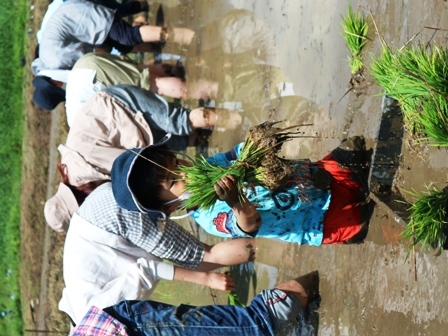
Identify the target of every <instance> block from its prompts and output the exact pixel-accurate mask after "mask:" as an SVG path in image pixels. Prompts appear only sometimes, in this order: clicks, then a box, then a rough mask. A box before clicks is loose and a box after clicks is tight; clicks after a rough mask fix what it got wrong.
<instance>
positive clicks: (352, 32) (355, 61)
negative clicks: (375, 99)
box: [342, 4, 369, 74]
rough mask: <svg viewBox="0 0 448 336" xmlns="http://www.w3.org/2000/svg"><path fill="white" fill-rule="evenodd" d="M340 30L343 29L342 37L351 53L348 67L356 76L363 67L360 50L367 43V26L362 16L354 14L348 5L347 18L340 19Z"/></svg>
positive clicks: (358, 13)
mask: <svg viewBox="0 0 448 336" xmlns="http://www.w3.org/2000/svg"><path fill="white" fill-rule="evenodd" d="M342 28H343V29H344V32H343V34H342V35H343V36H344V39H345V42H346V43H347V46H348V49H349V50H350V53H351V56H350V57H349V65H350V68H351V71H352V74H356V73H357V72H359V71H361V69H362V67H363V60H362V56H361V49H362V47H363V46H364V44H366V42H367V38H366V35H367V31H368V28H369V26H368V25H367V22H366V20H365V18H364V16H363V15H362V14H361V13H360V12H359V11H358V12H357V13H356V14H355V13H354V12H353V9H352V5H351V4H349V5H348V14H347V16H346V17H342Z"/></svg>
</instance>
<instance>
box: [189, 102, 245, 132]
mask: <svg viewBox="0 0 448 336" xmlns="http://www.w3.org/2000/svg"><path fill="white" fill-rule="evenodd" d="M218 112H219V115H218V113H217V110H215V109H214V108H210V107H199V108H196V109H194V110H191V112H190V115H189V117H188V118H189V120H190V124H191V127H192V128H193V129H196V128H203V127H214V126H220V127H223V128H226V129H236V128H237V127H238V126H240V125H241V123H242V121H243V119H242V117H241V115H240V113H238V112H234V111H230V110H226V109H219V110H218ZM218 119H219V122H218Z"/></svg>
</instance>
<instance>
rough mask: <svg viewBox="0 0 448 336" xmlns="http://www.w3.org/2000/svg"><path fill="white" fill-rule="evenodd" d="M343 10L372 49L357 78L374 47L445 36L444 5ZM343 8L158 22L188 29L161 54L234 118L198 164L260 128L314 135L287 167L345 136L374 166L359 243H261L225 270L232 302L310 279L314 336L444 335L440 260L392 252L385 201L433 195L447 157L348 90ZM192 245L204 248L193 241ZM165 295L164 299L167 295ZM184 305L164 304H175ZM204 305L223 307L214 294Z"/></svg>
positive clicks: (257, 9) (290, 151) (392, 215)
mask: <svg viewBox="0 0 448 336" xmlns="http://www.w3.org/2000/svg"><path fill="white" fill-rule="evenodd" d="M352 5H353V6H354V8H359V9H360V10H362V11H363V13H364V14H365V15H366V16H367V18H368V22H369V34H368V35H369V38H370V41H369V42H368V43H367V45H366V46H365V48H364V51H363V55H364V61H365V63H366V64H367V66H368V64H369V63H370V61H371V58H370V56H369V55H370V53H374V54H378V53H379V51H380V49H381V41H380V36H381V37H382V38H383V39H384V41H386V43H387V44H388V45H390V46H391V47H401V46H402V45H404V44H405V43H407V42H408V41H409V40H411V39H413V43H421V44H425V43H427V42H428V41H429V40H431V39H432V40H435V41H438V42H439V43H441V44H445V42H446V40H447V38H448V34H446V32H442V31H437V32H436V31H435V30H433V29H427V28H424V27H425V26H426V27H433V28H434V27H438V28H442V29H446V28H448V27H446V22H448V21H447V16H448V14H447V13H448V11H447V6H448V5H447V3H446V2H445V1H429V0H426V1H421V2H415V1H412V2H410V1H387V0H380V1H357V2H355V3H352ZM347 6H348V1H343V0H335V1H330V2H329V1H323V0H317V1H290V0H289V1H288V0H283V1H275V2H272V1H270V2H268V1H255V0H245V1H243V0H234V1H218V0H213V1H207V0H203V1H194V2H186V1H182V2H176V1H170V2H169V3H164V12H165V20H166V21H167V22H169V23H170V24H173V25H176V24H177V25H182V26H188V27H192V28H194V29H195V30H196V31H197V32H198V38H197V40H195V42H194V44H193V46H190V47H189V48H186V49H182V50H176V49H169V48H167V50H165V51H166V52H173V53H180V54H181V55H182V56H183V57H185V66H186V73H187V83H189V82H193V81H194V80H196V79H199V78H205V79H208V80H211V81H216V82H217V83H218V92H217V96H216V97H215V98H214V104H215V106H219V107H224V106H232V107H234V108H236V109H237V110H239V111H240V112H241V114H242V116H243V119H244V121H243V124H242V125H241V128H240V129H239V130H237V131H232V132H227V131H226V130H225V129H219V128H218V129H215V131H214V132H213V134H212V135H211V138H210V139H209V148H208V152H207V154H213V153H215V152H217V151H225V150H228V149H229V148H230V147H231V146H233V145H235V144H236V143H237V142H238V141H243V140H244V138H245V134H246V132H247V130H248V129H249V128H250V127H251V126H254V125H257V124H260V123H262V122H264V121H266V120H269V121H277V120H286V125H295V124H308V123H309V124H312V126H309V127H306V128H303V129H301V131H302V132H303V133H302V135H303V136H304V137H303V138H300V139H295V140H293V141H290V142H288V143H286V144H285V145H284V149H283V150H282V155H285V156H286V157H287V158H294V159H297V158H310V159H311V160H313V161H314V160H318V159H320V158H322V157H324V156H325V155H326V154H328V153H329V152H330V151H331V150H333V149H334V148H336V147H337V146H338V145H339V144H340V143H341V141H342V140H343V139H345V138H347V137H349V136H354V135H363V136H364V138H365V139H366V144H367V149H371V151H372V152H373V154H374V155H373V162H372V166H373V169H374V172H375V174H376V175H375V176H374V178H373V180H375V181H374V182H375V183H373V184H372V186H373V187H374V188H373V189H374V191H375V194H372V198H373V199H374V200H375V201H376V206H375V208H374V210H373V215H372V219H371V223H370V228H369V232H368V235H367V238H366V239H365V241H364V243H363V244H360V245H340V246H321V247H309V246H302V247H299V246H295V245H291V244H284V243H281V242H278V241H274V240H265V239H259V240H258V242H257V258H256V262H255V263H253V264H248V265H244V266H242V267H241V268H239V269H232V274H233V275H234V276H236V277H237V279H238V284H239V286H238V288H239V289H238V291H237V294H238V297H240V298H241V299H242V300H249V299H250V298H251V297H252V296H253V295H254V294H255V293H257V292H258V291H260V290H261V289H263V288H265V287H269V286H273V285H274V284H275V283H276V282H279V281H283V280H285V279H289V278H295V277H296V276H297V275H300V274H304V273H307V272H310V271H313V270H316V269H317V270H318V271H319V274H320V277H321V281H320V289H321V295H322V303H321V307H320V309H319V314H320V319H319V327H318V334H319V335H403V334H408V335H443V334H445V333H446V327H447V326H448V318H447V316H446V314H445V310H446V307H447V304H448V299H447V296H446V294H445V293H446V292H447V289H448V284H447V281H446V278H447V275H448V267H447V266H446V265H447V259H448V256H447V252H446V251H442V253H441V254H440V256H437V257H436V256H434V255H432V254H431V253H429V252H428V251H424V252H420V251H418V249H417V250H416V251H415V253H411V254H410V255H409V256H408V248H407V246H406V244H405V243H403V242H402V241H401V240H400V233H401V231H402V228H403V225H405V224H406V219H407V218H406V213H405V211H402V210H403V209H401V210H400V209H396V208H394V205H395V202H394V200H395V199H399V198H400V199H409V195H408V194H407V193H406V192H405V190H411V189H414V190H417V191H422V190H425V185H428V184H434V185H437V186H439V187H441V188H443V187H444V186H445V184H446V181H447V173H448V170H447V166H448V155H447V150H446V149H443V148H436V147H428V146H425V145H418V146H415V145H414V146H410V145H409V144H411V145H412V144H413V139H412V137H410V136H409V134H408V133H407V132H406V131H404V130H403V126H402V125H396V124H394V121H393V120H397V119H393V120H392V121H391V123H389V126H390V127H389V128H387V127H386V126H388V125H387V123H386V124H385V120H386V121H387V118H388V117H389V116H388V115H387V113H383V112H384V109H382V97H381V94H382V93H383V92H382V91H381V89H380V88H379V87H378V86H377V85H376V84H375V82H374V81H373V79H372V78H371V76H370V75H369V73H368V71H364V73H363V74H362V75H360V76H358V77H356V78H354V79H353V78H351V75H350V69H349V67H348V64H347V57H348V50H347V47H346V46H345V44H344V41H343V39H342V37H341V14H342V15H343V14H345V13H346V10H347ZM374 22H375V24H376V26H377V27H378V31H375V28H374V24H373V23H374ZM416 35H417V36H416ZM192 104H193V102H192ZM392 117H397V116H392ZM392 117H391V118H392ZM398 118H399V115H398ZM382 127H383V128H382ZM384 127H386V128H384ZM394 127H395V128H394ZM381 128H382V130H383V131H382V132H380V129H381ZM381 151H383V152H381ZM377 153H379V154H378V156H375V154H377ZM381 153H382V154H381ZM381 155H384V157H383V160H380V156H381ZM390 158H392V159H391V160H389V159H390ZM388 160H389V161H388ZM381 177H385V178H384V179H381ZM371 179H372V177H371ZM384 191H385V192H384ZM385 195H386V196H387V197H383V196H385ZM400 211H401V212H400ZM187 225H188V226H187V227H190V224H189V223H188V224H187ZM197 234H198V236H199V237H201V238H202V239H209V238H208V237H207V236H206V235H205V234H204V233H201V232H200V231H199V230H198V231H197ZM211 241H214V239H211ZM165 285H166V284H165V283H164V284H163V286H165ZM163 286H161V287H160V288H161V291H162V292H164V291H165V293H166V291H167V288H168V287H163ZM177 287H179V286H178V285H177ZM156 295H159V294H158V293H157V294H156ZM184 295H185V291H183V294H182V296H178V295H174V296H173V301H174V302H175V301H176V300H179V299H181V298H184ZM156 298H157V297H156ZM208 298H209V294H208V291H206V292H203V291H201V289H199V288H198V291H195V292H194V293H193V295H192V297H188V298H187V299H186V300H187V301H189V302H190V303H192V304H199V303H211V302H210V301H211V300H210V299H208ZM213 300H215V301H216V300H218V301H220V302H219V303H225V302H226V299H225V297H220V295H219V294H218V295H217V296H214V297H213Z"/></svg>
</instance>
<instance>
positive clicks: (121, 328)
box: [71, 307, 129, 336]
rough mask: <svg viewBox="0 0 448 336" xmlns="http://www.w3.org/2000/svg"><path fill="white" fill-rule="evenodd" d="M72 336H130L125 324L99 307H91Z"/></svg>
mask: <svg viewBox="0 0 448 336" xmlns="http://www.w3.org/2000/svg"><path fill="white" fill-rule="evenodd" d="M71 335H72V336H112V335H122V336H129V334H128V332H127V328H126V326H125V325H124V324H122V323H120V322H118V321H117V320H115V319H114V318H113V317H112V316H110V315H108V314H107V313H105V312H104V311H102V310H101V309H99V308H97V307H91V308H90V309H89V311H88V312H87V314H86V315H85V316H84V318H83V319H82V321H81V322H80V323H79V325H78V326H77V327H76V328H75V330H74V331H73V333H72V334H71Z"/></svg>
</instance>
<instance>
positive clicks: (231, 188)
mask: <svg viewBox="0 0 448 336" xmlns="http://www.w3.org/2000/svg"><path fill="white" fill-rule="evenodd" d="M215 191H216V194H217V195H218V197H219V199H220V200H221V201H225V202H226V203H227V204H228V206H229V207H230V208H231V209H232V211H233V213H234V214H235V217H236V219H237V223H238V226H239V227H240V229H241V230H242V231H244V232H245V233H252V232H255V231H257V230H258V229H259V228H260V226H261V217H260V214H259V213H258V210H257V209H256V208H255V206H254V205H253V204H252V203H250V202H249V201H248V200H247V198H246V197H245V196H244V195H242V196H241V199H240V198H239V196H238V186H237V184H236V182H235V178H234V177H233V176H231V175H228V176H225V177H223V178H222V179H220V180H219V181H218V182H217V183H216V184H215Z"/></svg>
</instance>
